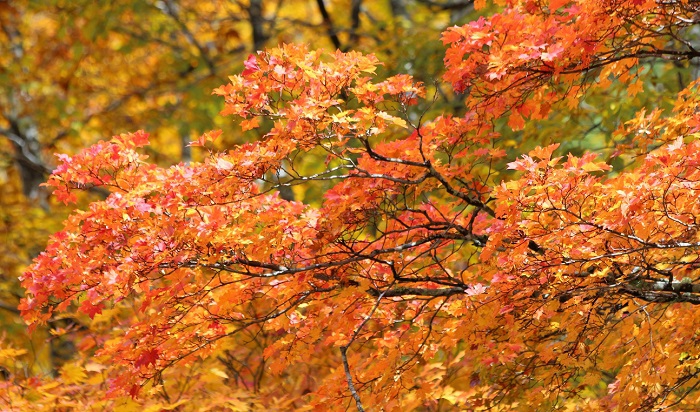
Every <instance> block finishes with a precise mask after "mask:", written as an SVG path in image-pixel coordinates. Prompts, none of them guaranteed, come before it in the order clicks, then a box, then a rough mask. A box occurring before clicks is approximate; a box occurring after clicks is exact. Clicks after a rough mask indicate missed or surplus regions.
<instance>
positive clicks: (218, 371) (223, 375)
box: [209, 368, 228, 379]
mask: <svg viewBox="0 0 700 412" xmlns="http://www.w3.org/2000/svg"><path fill="white" fill-rule="evenodd" d="M209 372H211V373H212V374H214V375H216V376H218V377H220V378H224V379H228V375H227V374H226V372H224V371H222V370H221V369H219V368H211V369H209Z"/></svg>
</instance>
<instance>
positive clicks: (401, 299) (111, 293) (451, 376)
mask: <svg viewBox="0 0 700 412" xmlns="http://www.w3.org/2000/svg"><path fill="white" fill-rule="evenodd" d="M477 3H483V2H477ZM496 3H497V4H498V5H500V6H503V10H502V11H500V12H498V13H496V14H493V15H491V16H490V17H488V18H480V19H479V20H477V21H474V22H471V23H469V24H467V25H464V26H456V27H453V28H450V29H448V30H446V31H445V32H444V33H443V37H442V40H443V42H444V43H445V44H446V45H447V51H446V56H445V60H444V63H445V69H446V71H445V75H444V79H445V80H446V81H447V82H449V83H451V84H452V86H453V87H454V88H455V90H456V91H457V92H458V93H462V94H463V95H464V96H463V97H464V98H465V105H466V110H465V112H464V113H460V114H443V115H439V116H428V115H427V114H428V113H432V112H430V111H429V110H428V111H426V110H425V109H423V107H425V106H416V105H417V104H419V103H420V102H421V100H422V99H425V98H426V88H425V87H424V86H423V85H422V84H421V83H420V82H418V81H415V80H414V79H413V78H412V77H411V76H409V75H405V74H398V75H394V76H390V77H387V78H386V79H384V80H378V79H376V78H375V75H374V73H375V71H376V70H377V67H378V65H379V64H380V63H379V60H378V59H377V58H376V57H375V56H374V55H366V54H361V53H359V52H353V51H346V52H341V51H336V52H334V53H325V54H324V53H323V52H321V51H313V50H310V49H308V48H307V47H305V46H299V45H293V44H288V45H283V46H280V47H277V48H272V49H267V50H265V51H259V52H257V53H255V54H252V55H250V56H249V57H248V58H247V59H246V60H245V63H244V69H243V71H242V72H241V74H240V75H236V76H232V77H230V82H229V83H227V84H225V85H223V86H221V87H218V88H216V89H215V90H214V94H215V95H218V96H221V97H223V99H224V101H225V107H224V110H223V111H222V114H223V115H227V116H234V117H235V118H236V119H239V120H240V127H241V129H242V130H244V131H247V130H258V131H260V133H261V135H262V137H261V138H260V139H258V140H256V141H254V142H250V143H246V144H242V145H237V146H235V147H233V148H231V149H229V150H225V149H224V150H220V149H217V146H216V142H215V141H216V139H217V138H219V137H220V136H221V135H222V134H223V133H222V132H221V131H211V132H208V133H204V134H203V135H202V136H201V137H199V138H198V139H196V140H195V141H193V142H192V143H191V146H194V147H199V148H201V149H200V150H201V152H202V153H203V158H202V161H201V162H191V163H180V164H177V165H174V166H171V167H163V166H158V165H156V164H153V163H149V162H148V160H147V158H148V157H147V156H146V155H145V154H144V153H143V149H142V148H144V147H146V146H147V145H148V143H149V137H148V134H147V133H145V132H143V131H138V132H134V133H127V134H121V135H118V136H115V137H114V138H113V139H112V140H110V141H108V142H99V143H97V144H95V145H93V146H91V147H90V148H88V149H85V150H84V151H82V152H80V153H78V154H77V155H75V156H68V155H59V160H60V164H59V166H58V167H57V169H56V170H55V171H54V172H53V174H52V175H51V177H50V178H49V181H48V186H49V187H51V188H53V189H54V192H53V193H54V196H55V198H56V199H58V200H60V201H63V202H68V203H70V202H74V201H76V200H77V197H76V191H80V190H89V189H93V190H94V189H95V188H99V189H100V190H108V191H109V193H110V194H109V196H108V197H107V198H106V199H105V200H103V201H97V202H93V203H91V204H90V205H89V207H87V208H86V209H85V210H81V211H76V212H74V213H73V214H71V216H70V217H69V218H68V219H67V220H66V222H65V227H64V229H63V230H61V231H59V232H58V233H56V234H55V235H54V236H53V237H52V238H51V241H50V242H49V245H48V246H47V249H46V251H44V252H43V253H41V254H40V255H39V256H38V257H37V258H36V259H35V261H34V263H33V265H32V266H31V267H30V269H29V270H28V271H27V272H26V273H25V274H24V275H23V277H22V283H23V286H24V287H25V288H26V290H27V296H26V298H25V299H24V300H23V301H22V304H21V305H20V309H21V310H22V312H23V316H24V318H25V320H26V321H27V322H29V323H30V325H31V327H36V326H37V325H40V324H42V323H45V322H47V321H49V320H51V319H54V318H56V317H57V316H61V314H63V313H73V312H75V311H76V310H77V311H78V312H80V313H83V314H84V315H86V317H89V318H90V319H92V321H91V322H89V321H86V323H89V324H90V326H89V328H90V332H91V333H90V334H89V338H86V339H85V340H83V342H81V343H80V349H81V351H82V353H84V354H85V357H84V358H83V359H80V360H78V361H76V362H73V363H70V364H66V365H65V366H64V368H63V369H62V370H61V376H60V378H59V379H56V381H55V382H53V383H48V384H44V383H42V382H35V383H32V385H34V386H33V389H31V390H30V389H27V388H16V387H14V388H13V387H8V388H10V391H9V395H8V396H9V398H8V399H10V400H11V401H12V402H17V403H18V404H19V403H20V402H22V401H26V400H27V399H29V400H31V401H33V402H35V403H37V402H38V403H40V402H46V405H55V403H56V402H68V404H66V405H63V406H78V405H85V404H89V402H93V401H94V399H95V397H97V396H100V394H106V395H107V397H108V399H105V400H103V401H102V402H104V404H103V406H105V407H114V405H116V403H114V402H145V403H143V404H149V403H148V402H152V403H151V404H150V405H153V406H154V407H156V408H163V407H168V408H170V409H173V408H178V407H186V404H188V403H190V404H192V403H193V402H195V401H202V400H206V401H207V402H209V405H210V406H211V407H217V406H222V407H223V406H227V407H229V408H232V409H236V408H237V409H241V410H247V409H250V408H255V407H268V408H281V409H284V408H286V409H292V408H305V407H309V405H311V407H312V408H313V407H316V408H325V409H328V408H330V409H341V408H347V407H348V406H352V407H354V408H356V409H357V410H365V408H366V409H370V408H371V409H376V408H379V407H380V406H381V407H382V408H384V409H386V410H412V409H440V408H450V407H455V408H468V409H477V410H478V409H480V408H481V409H502V410H512V409H521V410H531V409H532V407H533V406H536V407H544V406H546V407H548V408H551V409H566V408H570V409H571V408H578V409H579V410H609V409H619V410H635V409H642V410H644V409H648V410H650V409H653V408H659V409H683V408H689V407H692V406H693V405H695V404H697V403H698V402H699V401H700V399H699V398H700V393H698V392H697V391H696V388H697V386H698V385H700V380H699V377H698V374H699V373H700V369H698V362H699V359H700V354H699V353H698V350H697V348H696V345H695V344H694V341H695V339H696V334H697V332H696V329H695V328H694V327H693V324H694V321H695V319H696V317H697V315H696V314H695V311H694V307H695V306H694V305H696V304H698V303H700V280H699V279H698V275H697V272H696V269H697V267H698V264H699V263H700V255H699V254H698V249H699V248H700V241H699V239H698V237H699V235H698V231H697V225H698V223H697V216H698V215H699V214H700V211H699V210H698V208H699V207H700V206H698V204H697V193H698V190H700V169H699V167H698V165H700V141H698V139H697V136H698V131H699V130H700V123H699V122H698V121H699V120H700V118H699V117H698V116H699V115H698V104H699V103H700V101H699V100H698V97H697V88H698V85H697V82H695V81H692V82H689V84H687V85H683V87H682V88H681V90H679V91H678V92H677V93H676V95H675V96H674V99H673V102H672V103H671V104H668V105H667V106H668V107H664V106H663V105H662V104H659V105H657V106H653V107H643V108H641V107H640V108H639V110H638V111H637V114H636V115H634V116H633V117H632V118H630V119H626V121H625V122H624V123H623V124H622V125H621V126H620V127H619V128H618V129H617V130H616V131H615V132H614V133H613V134H612V135H611V136H609V139H608V142H609V146H607V147H606V148H605V149H604V150H601V153H600V154H596V153H595V152H585V153H582V154H580V155H573V154H570V153H568V154H567V153H566V152H561V151H560V150H559V147H560V142H554V141H550V142H549V143H551V144H547V145H543V146H540V147H536V148H534V149H533V150H530V151H528V152H527V153H519V154H518V155H514V156H511V154H510V153H511V152H512V150H513V149H512V145H511V144H510V143H509V139H508V137H512V136H517V133H523V135H527V132H528V130H529V129H534V130H537V128H538V125H540V124H545V123H546V122H547V121H548V119H552V118H554V119H556V118H557V116H559V113H557V111H558V110H560V109H561V108H564V109H566V108H569V109H573V108H575V107H576V106H577V105H579V104H580V102H582V101H585V99H586V97H587V96H590V95H591V94H594V93H596V90H606V89H608V88H610V87H612V85H613V84H617V85H625V86H626V88H627V93H629V95H630V96H633V97H634V96H637V95H638V94H640V93H645V92H646V90H645V83H644V78H645V76H647V73H648V71H649V70H651V69H647V68H645V67H649V66H645V65H647V60H649V61H664V60H673V62H675V63H678V64H683V62H689V61H691V60H692V59H694V58H696V57H698V52H697V51H696V49H695V48H694V46H693V40H694V39H693V35H694V33H693V31H692V30H691V29H692V26H693V25H695V24H696V22H697V21H698V19H699V18H698V15H700V9H698V6H697V4H696V3H695V2H692V1H683V0H678V1H667V2H656V1H654V0H649V1H645V0H639V1H612V0H611V1H601V2H590V1H565V0H562V1H547V2H545V1H533V0H527V1H517V0H510V1H500V2H496ZM477 6H478V7H481V6H483V4H477ZM652 64H653V63H652ZM429 87H430V86H429ZM417 107H421V109H417ZM567 138H571V137H570V136H566V135H564V136H563V137H562V139H567ZM540 139H542V140H546V137H540ZM526 143H527V142H523V145H525V144H526ZM538 143H539V142H538ZM561 143H566V142H561ZM318 159H321V161H318ZM613 163H614V164H615V165H616V167H612V166H611V164H613ZM285 187H291V188H293V190H295V191H296V192H299V193H301V192H315V193H322V199H316V200H314V199H309V201H307V202H301V201H292V200H287V199H284V198H282V197H281V196H280V194H279V192H280V189H282V188H285ZM305 200H306V199H305ZM9 351H10V352H11V351H12V349H9ZM10 352H5V353H0V356H11V353H10ZM8 353H9V355H8ZM268 375H269V376H274V377H276V378H275V379H276V380H275V382H276V383H278V384H276V385H266V384H265V379H267V378H266V377H267V376H268ZM295 375H304V376H305V378H304V379H299V377H298V376H295ZM42 385H43V386H42ZM29 386H31V385H27V387H29ZM232 388H233V390H232ZM32 390H33V392H32ZM144 393H147V394H149V395H155V398H156V399H155V400H150V401H139V399H142V398H143V396H144ZM66 399H70V400H69V401H67V400H66ZM129 399H131V400H129ZM4 400H5V401H7V400H6V399H4ZM110 402H111V403H110Z"/></svg>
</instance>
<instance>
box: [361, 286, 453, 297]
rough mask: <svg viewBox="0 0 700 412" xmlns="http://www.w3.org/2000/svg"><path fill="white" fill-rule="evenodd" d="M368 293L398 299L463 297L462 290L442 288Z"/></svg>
mask: <svg viewBox="0 0 700 412" xmlns="http://www.w3.org/2000/svg"><path fill="white" fill-rule="evenodd" d="M367 293H369V294H370V295H372V296H380V295H381V296H384V297H396V296H429V297H447V296H454V295H463V294H464V289H462V288H457V287H455V288H440V289H425V288H403V287H402V288H394V289H387V290H384V291H380V290H379V289H368V290H367Z"/></svg>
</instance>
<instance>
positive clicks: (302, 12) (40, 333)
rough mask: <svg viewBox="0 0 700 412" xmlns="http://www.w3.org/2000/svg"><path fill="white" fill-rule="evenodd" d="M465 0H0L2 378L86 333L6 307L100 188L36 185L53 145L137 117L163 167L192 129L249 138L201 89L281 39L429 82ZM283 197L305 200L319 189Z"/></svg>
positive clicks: (176, 156) (26, 371)
mask: <svg viewBox="0 0 700 412" xmlns="http://www.w3.org/2000/svg"><path fill="white" fill-rule="evenodd" d="M462 5H463V6H464V5H467V3H464V4H462ZM469 10H471V8H469V7H466V8H464V7H462V8H461V9H460V10H457V9H456V8H454V6H452V7H445V6H443V5H441V4H432V3H431V4H427V3H422V2H417V1H383V2H360V1H352V2H350V1H344V0H339V1H336V0H332V1H331V0H324V1H316V0H294V1H284V2H262V1H259V0H257V1H252V0H251V1H223V0H221V1H208V2H199V1H188V0H178V1H172V0H167V1H158V2H156V1H142V0H136V1H135V0H118V1H109V2H94V1H80V0H78V1H70V2H65V1H41V2H36V1H23V0H18V1H12V2H8V1H0V192H2V194H3V196H1V197H0V332H2V333H0V346H2V347H8V348H11V350H8V352H4V355H0V371H2V370H7V371H8V373H9V374H10V375H11V379H10V381H13V380H22V379H25V378H29V377H37V376H38V377H41V378H50V377H52V376H54V375H60V374H61V373H62V372H61V371H62V370H63V368H64V363H67V364H66V365H65V368H66V370H71V369H70V368H71V367H72V366H71V365H72V364H73V362H75V359H71V358H72V357H73V356H74V355H75V353H76V349H79V347H80V346H81V342H82V341H84V340H85V336H86V335H87V334H88V333H92V332H93V331H91V330H89V328H88V325H87V322H85V321H84V320H83V319H80V318H79V317H76V316H72V315H70V314H64V315H62V316H57V317H54V318H52V319H51V321H50V322H49V323H48V324H47V325H45V326H44V327H41V328H38V329H37V330H36V331H35V333H34V334H33V335H32V336H31V337H30V336H28V335H27V333H26V328H25V326H24V323H23V322H22V321H21V319H20V317H19V310H18V309H17V305H18V303H19V299H20V298H21V297H22V295H23V289H22V288H21V287H20V285H19V281H18V277H19V275H20V274H21V273H22V272H23V271H24V270H25V269H26V267H27V265H29V264H30V263H31V261H32V259H33V258H34V257H36V255H38V253H39V252H40V251H41V250H43V249H44V248H45V246H46V242H47V239H48V237H49V235H50V234H51V233H54V232H56V231H58V230H60V229H61V227H62V221H63V220H64V219H65V218H66V216H67V215H68V214H69V213H70V212H71V210H73V209H75V208H86V207H87V205H88V203H89V201H91V200H97V199H101V198H104V197H105V196H106V195H107V194H109V191H107V190H104V189H100V188H97V187H95V188H92V190H90V191H88V192H86V193H83V194H82V195H81V196H78V199H79V201H78V203H75V204H70V205H62V204H60V203H59V202H56V200H55V198H53V197H50V196H49V192H48V191H47V190H46V188H44V187H41V186H40V184H41V183H43V182H44V181H45V180H46V179H47V178H48V176H49V174H50V172H51V171H52V170H53V169H54V168H55V167H56V164H57V161H56V159H55V157H54V156H53V153H54V152H61V153H68V154H71V155H73V154H75V153H77V152H78V151H79V150H80V149H81V148H84V147H86V146H90V145H92V144H94V143H95V142H97V141H98V140H99V139H101V138H103V133H104V131H105V130H110V132H111V133H117V134H118V133H121V132H124V131H128V130H136V129H138V128H145V129H147V130H149V131H151V132H152V134H153V136H154V138H153V139H151V142H150V145H149V146H148V148H146V149H144V150H145V153H147V154H148V155H149V156H150V158H149V159H150V161H152V162H154V163H156V164H158V165H161V166H169V165H172V164H176V163H178V162H180V161H185V162H186V161H191V160H193V159H194V160H201V159H202V152H197V151H195V152H194V153H193V152H192V151H191V148H190V147H189V146H188V143H189V141H190V140H192V139H194V138H196V136H197V134H198V133H199V132H200V131H202V130H208V129H211V128H221V129H223V130H224V131H225V132H226V134H225V138H222V139H221V140H220V141H219V144H220V145H221V147H224V146H229V147H230V146H232V145H233V144H234V143H241V142H244V141H248V140H251V139H254V138H255V137H256V135H257V131H248V132H247V133H241V132H240V129H239V127H238V125H237V124H234V123H232V122H229V121H228V119H226V118H222V117H217V116H216V114H217V113H218V112H219V111H220V110H221V102H220V101H219V100H217V99H211V98H208V95H209V94H210V92H211V90H212V89H213V88H214V87H217V86H218V85H219V84H220V82H221V81H222V79H225V78H226V76H227V75H229V74H231V73H234V72H238V71H240V70H241V69H242V68H243V67H244V66H243V61H244V60H245V56H247V55H248V54H250V53H252V52H254V51H255V50H258V49H262V48H264V47H271V46H274V45H277V44H278V43H280V42H294V41H304V42H308V43H309V44H310V45H312V46H313V47H326V48H341V49H343V50H349V49H356V50H370V49H371V50H374V51H375V52H376V53H377V55H378V56H380V57H381V58H382V60H383V61H384V63H385V66H383V67H382V68H381V70H382V71H383V72H385V73H393V72H395V71H396V70H397V69H399V68H400V69H401V70H410V71H411V73H412V74H414V75H416V76H417V77H418V78H421V79H424V80H426V81H428V82H430V83H432V77H433V74H434V73H435V72H436V71H437V67H439V66H440V65H439V62H440V59H439V58H431V56H438V54H439V53H441V52H442V51H441V47H440V42H439V39H438V34H439V33H440V31H442V30H443V29H444V28H445V27H447V26H448V25H450V24H454V23H455V22H459V21H460V20H459V19H464V15H465V11H467V12H468V11H469ZM380 46H381V47H380ZM397 50H401V53H400V54H399V53H397ZM409 62H410V63H411V66H410V67H408V66H407V64H409ZM444 92H445V93H447V94H449V93H448V91H447V87H446V86H445V87H444ZM452 103H453V104H456V103H458V101H457V100H456V99H452ZM434 107H435V108H436V109H437V108H438V107H439V105H436V106H434ZM163 119H168V120H167V122H166V121H163ZM273 172H278V171H271V172H270V173H269V175H268V177H269V178H273V177H277V175H279V173H273ZM282 195H283V197H285V198H287V199H291V198H295V197H296V198H297V199H298V200H304V201H307V202H308V201H313V200H314V199H318V198H319V196H320V192H318V191H316V192H305V191H303V190H300V189H299V188H297V189H292V188H286V189H285V190H282ZM94 325H95V324H94V323H93V324H91V325H89V326H90V327H93V326H94ZM258 336H261V335H258ZM79 356H80V355H79ZM213 376H214V377H215V378H216V379H219V380H220V379H221V378H220V377H219V376H216V375H213ZM252 386H254V385H252ZM0 392H2V391H0Z"/></svg>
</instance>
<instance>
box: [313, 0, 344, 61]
mask: <svg viewBox="0 0 700 412" xmlns="http://www.w3.org/2000/svg"><path fill="white" fill-rule="evenodd" d="M316 4H318V10H319V11H320V12H321V16H322V17H323V24H324V25H325V26H326V31H327V32H328V37H330V39H331V42H332V43H333V46H334V47H335V48H336V49H338V50H342V48H343V47H342V44H341V43H340V39H339V38H338V34H336V32H335V28H334V27H333V20H331V15H330V14H328V10H326V5H325V4H324V3H323V0H316Z"/></svg>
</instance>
